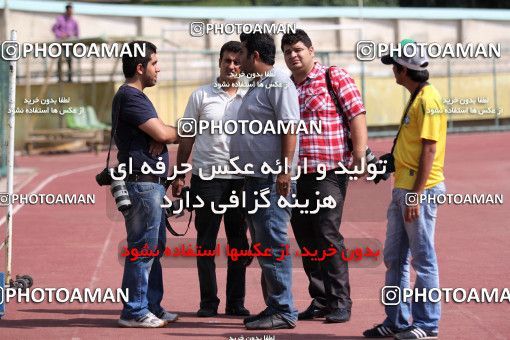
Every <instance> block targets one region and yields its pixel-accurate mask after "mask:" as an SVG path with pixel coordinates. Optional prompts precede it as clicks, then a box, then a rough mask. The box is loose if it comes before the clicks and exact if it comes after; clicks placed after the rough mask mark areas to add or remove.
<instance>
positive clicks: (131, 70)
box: [122, 40, 156, 78]
mask: <svg viewBox="0 0 510 340" xmlns="http://www.w3.org/2000/svg"><path fill="white" fill-rule="evenodd" d="M135 44H137V45H142V46H143V47H142V49H143V50H145V56H141V55H139V53H137V51H135ZM128 48H129V51H130V52H131V53H130V54H131V55H129V54H128V53H124V54H123V56H122V72H123V73H124V77H126V78H131V77H133V76H134V75H135V72H136V66H137V65H138V64H142V66H143V67H144V68H145V67H147V64H148V63H149V60H151V55H152V54H153V53H156V46H155V45H154V44H153V43H151V42H148V41H143V40H136V41H131V42H130V43H129V44H128Z"/></svg>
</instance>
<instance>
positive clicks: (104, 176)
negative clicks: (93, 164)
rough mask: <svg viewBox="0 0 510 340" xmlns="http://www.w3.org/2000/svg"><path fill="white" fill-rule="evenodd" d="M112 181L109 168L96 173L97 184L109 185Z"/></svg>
mask: <svg viewBox="0 0 510 340" xmlns="http://www.w3.org/2000/svg"><path fill="white" fill-rule="evenodd" d="M112 181H113V178H112V176H111V175H110V169H108V168H104V169H103V171H101V172H100V173H98V174H97V175H96V182H97V184H98V185H99V186H101V187H102V186H105V185H111V184H112Z"/></svg>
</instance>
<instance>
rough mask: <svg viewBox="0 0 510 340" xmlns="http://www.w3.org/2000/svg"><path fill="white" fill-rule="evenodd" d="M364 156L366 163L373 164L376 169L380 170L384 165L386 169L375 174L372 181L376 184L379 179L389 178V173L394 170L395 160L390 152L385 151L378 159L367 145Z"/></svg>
mask: <svg viewBox="0 0 510 340" xmlns="http://www.w3.org/2000/svg"><path fill="white" fill-rule="evenodd" d="M365 157H366V160H367V164H375V166H376V169H377V171H381V170H382V169H383V167H384V166H385V167H386V170H385V172H384V173H383V174H377V175H376V176H375V178H374V183H375V184H378V183H379V182H380V181H381V180H383V181H385V180H387V179H388V178H390V174H391V173H392V172H395V160H394V158H393V154H392V153H387V154H384V155H382V156H381V157H380V158H379V159H377V156H376V155H374V153H373V152H372V150H370V148H369V147H367V151H366V153H365Z"/></svg>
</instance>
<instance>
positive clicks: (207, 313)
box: [197, 308, 218, 318]
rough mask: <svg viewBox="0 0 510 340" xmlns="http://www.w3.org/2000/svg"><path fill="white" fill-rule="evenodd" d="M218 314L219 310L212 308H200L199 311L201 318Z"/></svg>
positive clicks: (198, 314)
mask: <svg viewBox="0 0 510 340" xmlns="http://www.w3.org/2000/svg"><path fill="white" fill-rule="evenodd" d="M216 315H218V310H217V309H211V308H200V309H199V310H198V312H197V316H198V317H199V318H211V317H213V316H216Z"/></svg>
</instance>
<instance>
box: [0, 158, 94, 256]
mask: <svg viewBox="0 0 510 340" xmlns="http://www.w3.org/2000/svg"><path fill="white" fill-rule="evenodd" d="M102 166H103V163H96V164H92V165H87V166H82V167H79V168H75V169H69V170H65V171H62V172H59V173H56V174H54V175H51V176H50V177H48V178H46V179H45V180H44V181H42V182H41V183H39V185H38V186H37V187H36V188H35V190H34V191H32V192H31V194H37V193H39V191H41V190H42V189H43V188H44V187H45V186H47V185H48V184H49V183H51V182H52V181H53V180H55V179H57V178H59V177H63V176H67V175H72V174H75V173H78V172H83V171H89V170H93V169H96V168H98V167H102ZM34 177H35V175H34V176H32V177H30V178H29V179H30V180H32V179H33V178H34ZM28 182H29V181H28V180H26V181H25V182H23V186H24V185H26V184H28ZM19 189H21V187H20V188H18V190H19ZM24 206H25V203H21V204H18V205H16V206H15V207H14V208H13V209H12V216H14V215H15V214H16V213H17V212H18V211H19V210H20V209H21V208H23V207H24ZM6 220H7V216H3V217H2V218H0V226H1V225H2V224H4V223H5V221H6ZM13 227H14V226H13ZM5 241H6V240H5V239H4V241H3V242H2V243H0V250H1V249H2V248H3V247H4V246H5Z"/></svg>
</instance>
